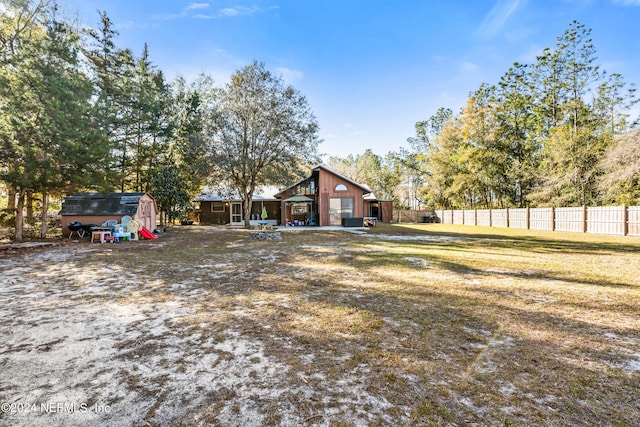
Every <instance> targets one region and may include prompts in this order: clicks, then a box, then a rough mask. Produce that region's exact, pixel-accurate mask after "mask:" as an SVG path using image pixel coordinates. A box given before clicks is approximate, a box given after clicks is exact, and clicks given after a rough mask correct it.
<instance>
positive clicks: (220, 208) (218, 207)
mask: <svg viewBox="0 0 640 427" xmlns="http://www.w3.org/2000/svg"><path fill="white" fill-rule="evenodd" d="M211 212H224V203H222V202H211Z"/></svg>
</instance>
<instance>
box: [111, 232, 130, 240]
mask: <svg viewBox="0 0 640 427" xmlns="http://www.w3.org/2000/svg"><path fill="white" fill-rule="evenodd" d="M112 235H113V237H115V238H116V242H120V241H121V240H131V233H129V232H128V231H123V232H117V233H113V234H112Z"/></svg>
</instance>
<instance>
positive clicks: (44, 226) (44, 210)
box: [40, 192, 49, 239]
mask: <svg viewBox="0 0 640 427" xmlns="http://www.w3.org/2000/svg"><path fill="white" fill-rule="evenodd" d="M48 210H49V197H48V196H47V193H45V192H43V193H42V231H40V237H42V238H43V239H46V238H47V218H48V217H49V215H47V211H48Z"/></svg>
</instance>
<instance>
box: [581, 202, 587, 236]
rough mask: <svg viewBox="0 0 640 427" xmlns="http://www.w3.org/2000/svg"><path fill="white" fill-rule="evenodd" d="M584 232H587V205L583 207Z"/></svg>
mask: <svg viewBox="0 0 640 427" xmlns="http://www.w3.org/2000/svg"><path fill="white" fill-rule="evenodd" d="M582 232H583V233H586V232H587V205H582Z"/></svg>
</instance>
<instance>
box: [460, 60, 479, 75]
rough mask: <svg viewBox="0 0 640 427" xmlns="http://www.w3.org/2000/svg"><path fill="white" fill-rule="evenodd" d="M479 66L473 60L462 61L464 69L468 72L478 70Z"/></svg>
mask: <svg viewBox="0 0 640 427" xmlns="http://www.w3.org/2000/svg"><path fill="white" fill-rule="evenodd" d="M478 68H480V67H478V66H477V65H476V64H474V63H473V62H463V63H462V71H464V72H467V73H473V72H476V71H478Z"/></svg>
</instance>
